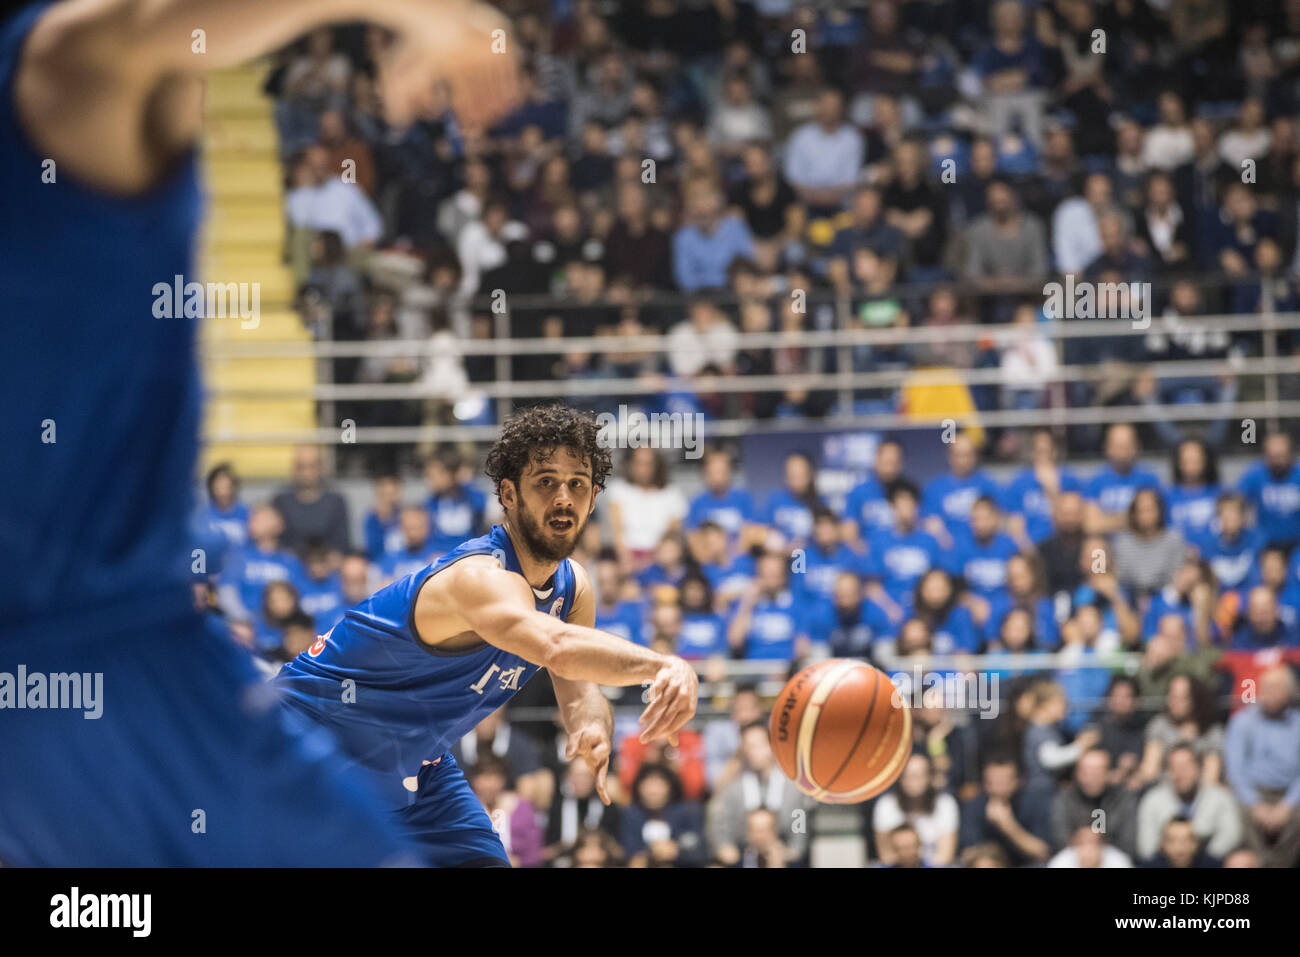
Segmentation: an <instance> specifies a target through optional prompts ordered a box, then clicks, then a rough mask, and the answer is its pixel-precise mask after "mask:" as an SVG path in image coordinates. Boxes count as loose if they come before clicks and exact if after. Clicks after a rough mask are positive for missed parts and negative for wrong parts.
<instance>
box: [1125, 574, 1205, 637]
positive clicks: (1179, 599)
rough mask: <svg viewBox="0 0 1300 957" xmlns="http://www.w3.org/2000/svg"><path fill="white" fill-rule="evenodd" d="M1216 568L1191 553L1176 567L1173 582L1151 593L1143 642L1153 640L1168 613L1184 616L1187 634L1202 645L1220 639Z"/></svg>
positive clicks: (1185, 632) (1143, 627) (1143, 626)
mask: <svg viewBox="0 0 1300 957" xmlns="http://www.w3.org/2000/svg"><path fill="white" fill-rule="evenodd" d="M1214 598H1215V596H1214V572H1213V571H1212V570H1211V568H1210V564H1209V562H1207V561H1205V560H1204V559H1202V558H1196V557H1189V558H1187V559H1185V560H1184V561H1183V563H1182V564H1181V565H1179V566H1178V568H1177V569H1176V570H1175V571H1174V574H1173V578H1172V579H1171V580H1170V582H1169V584H1168V585H1166V586H1165V587H1164V588H1162V589H1160V591H1158V592H1156V593H1155V594H1154V595H1153V596H1152V597H1151V603H1150V604H1149V605H1148V606H1147V610H1146V613H1145V614H1144V615H1143V616H1142V642H1143V643H1144V644H1145V643H1146V642H1148V641H1150V640H1151V638H1152V636H1154V635H1155V634H1156V633H1157V632H1158V631H1159V630H1160V621H1161V619H1162V618H1164V617H1165V616H1167V615H1175V616H1177V617H1178V618H1181V619H1182V620H1183V626H1184V628H1185V631H1184V634H1186V635H1188V636H1189V637H1194V638H1195V640H1196V641H1197V642H1198V643H1199V644H1201V645H1207V644H1210V643H1211V642H1213V643H1216V644H1217V643H1218V640H1219V633H1218V626H1217V625H1215V623H1214V619H1213V617H1212V616H1213V612H1214Z"/></svg>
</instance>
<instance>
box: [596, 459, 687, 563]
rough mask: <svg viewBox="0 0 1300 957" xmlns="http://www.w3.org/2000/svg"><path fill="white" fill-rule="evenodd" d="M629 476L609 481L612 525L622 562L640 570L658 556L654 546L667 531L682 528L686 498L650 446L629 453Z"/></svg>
mask: <svg viewBox="0 0 1300 957" xmlns="http://www.w3.org/2000/svg"><path fill="white" fill-rule="evenodd" d="M624 476H625V477H618V478H615V479H613V480H612V481H611V482H610V483H609V489H608V490H607V491H606V493H605V497H606V499H607V501H608V503H609V524H610V529H611V532H612V534H613V539H614V548H615V550H616V551H617V552H618V555H619V562H620V563H621V564H622V565H623V566H624V567H625V568H628V569H630V570H632V571H640V570H641V569H643V568H645V567H646V566H648V565H649V564H650V563H651V561H653V559H654V549H655V547H656V546H657V545H658V544H659V542H660V540H661V539H662V538H663V537H664V534H665V533H667V532H669V531H677V530H680V529H681V524H682V520H683V519H684V518H685V517H686V500H685V498H684V497H683V496H682V493H681V491H680V490H679V489H678V488H677V487H676V486H670V485H669V484H668V469H667V464H666V463H665V462H664V460H663V458H662V457H661V456H660V455H659V453H658V452H656V451H655V450H654V449H652V448H650V447H648V446H641V447H639V448H634V449H631V450H630V451H629V452H628V457H627V460H626V468H625V470H624Z"/></svg>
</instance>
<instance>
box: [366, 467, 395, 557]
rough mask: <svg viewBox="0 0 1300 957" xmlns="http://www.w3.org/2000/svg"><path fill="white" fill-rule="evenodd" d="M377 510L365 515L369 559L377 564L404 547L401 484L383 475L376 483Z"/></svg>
mask: <svg viewBox="0 0 1300 957" xmlns="http://www.w3.org/2000/svg"><path fill="white" fill-rule="evenodd" d="M374 492H375V498H374V507H373V508H371V509H370V511H369V512H367V513H366V521H365V538H366V555H367V556H368V557H369V558H370V560H371V561H372V562H377V561H379V559H381V558H382V557H383V556H384V553H385V552H394V551H397V550H398V549H399V548H401V547H402V523H401V517H400V516H401V512H402V480H401V479H399V478H398V477H397V476H396V475H381V476H379V477H378V478H376V479H375V483H374Z"/></svg>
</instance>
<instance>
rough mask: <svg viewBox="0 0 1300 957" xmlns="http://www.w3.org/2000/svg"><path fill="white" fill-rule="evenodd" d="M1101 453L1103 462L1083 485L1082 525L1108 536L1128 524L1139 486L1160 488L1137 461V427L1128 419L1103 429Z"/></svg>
mask: <svg viewBox="0 0 1300 957" xmlns="http://www.w3.org/2000/svg"><path fill="white" fill-rule="evenodd" d="M1104 452H1105V456H1106V464H1105V465H1103V466H1102V467H1101V470H1100V471H1099V472H1097V474H1096V475H1094V476H1093V477H1092V478H1090V479H1088V481H1087V482H1086V483H1085V484H1084V487H1083V497H1084V498H1086V499H1087V500H1088V511H1087V518H1086V519H1085V526H1086V528H1087V530H1088V531H1089V532H1090V533H1092V534H1094V535H1109V534H1110V533H1111V532H1117V531H1119V530H1120V529H1122V528H1123V527H1124V526H1125V525H1126V524H1127V522H1128V506H1129V502H1130V501H1132V499H1133V495H1134V493H1136V492H1137V490H1138V489H1141V488H1151V489H1156V490H1157V491H1159V489H1160V479H1158V478H1157V477H1156V474H1155V473H1154V472H1152V471H1150V470H1149V469H1146V468H1143V467H1142V466H1141V465H1140V464H1138V455H1139V453H1140V452H1141V447H1140V446H1139V444H1138V437H1137V430H1136V429H1134V428H1133V426H1131V425H1129V424H1128V423H1127V422H1116V423H1114V424H1112V425H1111V426H1110V427H1109V428H1108V429H1107V430H1106V441H1105V445H1104Z"/></svg>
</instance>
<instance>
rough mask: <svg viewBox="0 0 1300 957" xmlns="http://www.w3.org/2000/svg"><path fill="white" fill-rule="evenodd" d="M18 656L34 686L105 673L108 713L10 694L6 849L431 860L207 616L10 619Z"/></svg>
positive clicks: (1, 639) (14, 858)
mask: <svg viewBox="0 0 1300 957" xmlns="http://www.w3.org/2000/svg"><path fill="white" fill-rule="evenodd" d="M92 621H93V619H92ZM73 636H77V637H73ZM20 666H22V667H23V668H24V669H25V673H26V675H27V676H28V678H27V683H28V684H29V687H30V686H31V685H32V681H33V679H32V677H31V676H33V675H50V674H53V673H77V674H80V675H90V676H91V678H90V679H88V680H86V681H85V682H84V687H85V689H87V693H88V694H89V693H90V689H93V687H94V681H95V680H96V679H94V677H93V676H94V675H95V674H96V673H98V674H101V675H102V683H101V684H100V691H99V694H98V703H97V704H95V708H96V709H98V710H99V712H100V714H99V717H88V715H90V714H93V710H91V709H88V708H86V707H85V705H86V704H87V701H86V700H85V699H83V700H82V702H81V705H82V706H81V707H79V708H62V709H57V710H54V709H49V708H48V707H47V708H45V709H34V708H30V707H29V708H24V709H18V708H14V707H13V706H12V702H10V703H8V704H6V705H5V706H4V707H0V863H3V864H5V865H10V866H13V865H18V866H61V867H134V866H164V867H174V866H203V867H227V866H232V867H233V866H301V867H328V866H346V867H368V866H376V865H380V864H416V863H418V862H419V856H418V853H417V851H416V850H415V849H413V848H412V846H411V844H410V842H409V841H407V839H406V838H405V837H404V836H403V834H402V832H401V829H400V827H398V826H397V825H396V824H395V822H394V821H393V819H392V812H391V810H389V809H387V808H386V807H385V806H384V805H383V804H382V803H381V802H380V800H379V798H378V796H377V795H375V794H374V793H373V792H372V791H371V790H370V789H369V788H368V787H365V786H363V783H362V782H357V781H355V780H352V779H350V778H347V777H345V776H344V775H343V774H342V773H341V772H340V770H339V767H340V764H341V758H340V755H339V754H338V752H337V750H336V746H335V745H334V743H333V739H332V738H331V737H330V736H329V735H327V734H326V733H324V732H323V731H321V730H320V729H317V728H307V727H305V726H303V727H301V728H299V727H296V725H295V723H294V722H293V720H292V716H290V715H287V714H286V713H285V712H284V710H283V709H281V708H280V707H278V706H277V703H276V698H275V697H274V694H273V693H272V691H271V689H270V688H269V686H268V685H267V684H266V682H265V681H263V680H262V679H261V678H260V676H259V675H258V674H257V672H256V669H255V668H254V666H253V663H252V661H251V659H250V658H249V656H248V654H247V653H246V652H245V651H243V650H242V649H240V648H238V647H237V646H235V645H234V644H233V643H231V642H229V641H228V640H226V639H224V638H222V637H220V636H218V635H216V634H215V633H214V632H213V631H211V630H210V629H209V628H208V626H207V625H206V624H205V623H204V620H203V619H202V618H200V617H197V616H194V615H188V616H185V617H184V618H181V619H171V620H168V621H165V622H161V623H158V624H155V625H153V626H150V627H147V628H142V627H140V626H139V625H138V624H137V625H135V626H133V627H131V628H115V629H101V630H99V631H98V632H96V631H95V630H94V629H93V628H90V629H88V628H84V627H82V628H78V627H73V626H71V625H69V624H68V623H66V622H63V623H61V624H60V625H59V626H58V627H53V626H51V625H42V626H37V627H35V628H31V627H29V628H27V629H24V630H23V631H22V632H20V633H18V634H16V635H15V634H14V633H12V632H9V633H5V634H0V681H4V680H5V674H4V673H8V674H9V675H12V676H15V677H16V676H17V674H18V671H19V667H20ZM9 685H10V687H11V688H12V687H13V685H14V679H12V678H11V679H10V682H9ZM0 690H2V689H0ZM25 700H26V701H27V702H29V703H34V702H35V700H36V699H35V698H33V697H32V696H31V694H30V693H29V695H28V697H27V699H25ZM67 700H69V698H68V696H66V695H65V696H64V701H65V703H66V701H67ZM47 703H48V699H47Z"/></svg>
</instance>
